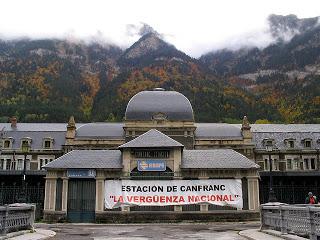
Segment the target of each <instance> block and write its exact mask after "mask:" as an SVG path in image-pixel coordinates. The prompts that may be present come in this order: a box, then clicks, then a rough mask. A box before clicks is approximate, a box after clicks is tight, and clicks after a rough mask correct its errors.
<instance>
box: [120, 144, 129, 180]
mask: <svg viewBox="0 0 320 240" xmlns="http://www.w3.org/2000/svg"><path fill="white" fill-rule="evenodd" d="M122 166H123V168H122V172H123V176H126V177H128V174H130V172H131V154H130V149H123V152H122Z"/></svg>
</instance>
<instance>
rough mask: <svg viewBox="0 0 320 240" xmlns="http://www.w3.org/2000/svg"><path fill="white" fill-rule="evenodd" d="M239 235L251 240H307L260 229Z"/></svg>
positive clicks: (242, 232)
mask: <svg viewBox="0 0 320 240" xmlns="http://www.w3.org/2000/svg"><path fill="white" fill-rule="evenodd" d="M239 235H240V236H242V237H245V238H247V239H250V240H279V239H287V240H306V239H307V238H302V237H299V236H296V235H292V234H281V232H279V231H275V230H261V231H260V230H259V229H249V230H243V231H241V232H239Z"/></svg>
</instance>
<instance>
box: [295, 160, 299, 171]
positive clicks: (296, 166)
mask: <svg viewBox="0 0 320 240" xmlns="http://www.w3.org/2000/svg"><path fill="white" fill-rule="evenodd" d="M294 169H299V159H297V158H295V159H294Z"/></svg>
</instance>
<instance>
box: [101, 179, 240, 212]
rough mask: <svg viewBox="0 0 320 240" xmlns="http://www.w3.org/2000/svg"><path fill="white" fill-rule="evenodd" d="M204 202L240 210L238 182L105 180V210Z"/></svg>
mask: <svg viewBox="0 0 320 240" xmlns="http://www.w3.org/2000/svg"><path fill="white" fill-rule="evenodd" d="M197 203H208V204H215V205H219V206H232V207H236V208H240V209H241V208H242V205H243V200H242V185H241V180H240V179H207V180H148V181H147V180H106V181H105V207H106V208H108V209H112V208H118V207H121V206H134V205H135V206H168V205H187V204H197Z"/></svg>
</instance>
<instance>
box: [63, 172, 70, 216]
mask: <svg viewBox="0 0 320 240" xmlns="http://www.w3.org/2000/svg"><path fill="white" fill-rule="evenodd" d="M68 183H69V181H68V178H67V177H63V178H62V205H61V206H62V208H61V210H62V211H63V212H67V209H68Z"/></svg>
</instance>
